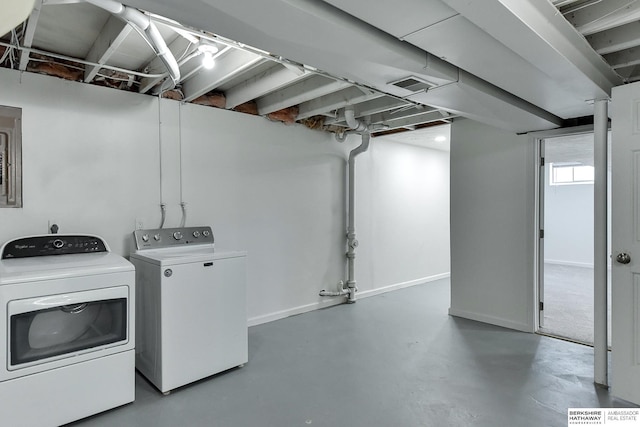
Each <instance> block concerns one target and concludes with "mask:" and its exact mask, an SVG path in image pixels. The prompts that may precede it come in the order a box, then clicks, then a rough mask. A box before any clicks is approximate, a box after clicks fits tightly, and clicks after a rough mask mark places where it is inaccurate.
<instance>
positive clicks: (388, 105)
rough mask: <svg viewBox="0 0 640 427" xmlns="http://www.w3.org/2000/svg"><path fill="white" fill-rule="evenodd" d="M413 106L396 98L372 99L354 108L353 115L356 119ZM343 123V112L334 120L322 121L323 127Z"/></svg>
mask: <svg viewBox="0 0 640 427" xmlns="http://www.w3.org/2000/svg"><path fill="white" fill-rule="evenodd" d="M410 105H413V104H412V103H408V102H406V101H402V100H399V99H396V98H390V97H387V96H385V97H382V98H376V99H372V100H370V101H366V102H363V103H360V104H356V105H355V106H354V108H353V109H354V114H355V117H356V118H361V117H366V116H371V115H373V114H378V113H384V112H385V111H390V110H395V109H398V108H402V107H407V106H410ZM344 121H345V117H344V110H341V111H340V112H339V114H338V115H337V116H336V117H335V118H331V119H327V120H325V121H324V124H325V125H333V124H338V123H342V122H344Z"/></svg>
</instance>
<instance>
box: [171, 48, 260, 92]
mask: <svg viewBox="0 0 640 427" xmlns="http://www.w3.org/2000/svg"><path fill="white" fill-rule="evenodd" d="M263 61H265V59H264V58H262V57H261V56H258V55H255V54H253V53H250V52H245V51H242V50H230V51H229V52H228V53H227V54H226V55H224V61H217V62H218V64H216V66H215V67H214V68H213V69H211V70H206V69H202V70H201V72H200V73H198V74H195V75H194V76H193V77H192V78H190V79H189V80H187V81H185V82H184V83H183V85H182V91H183V93H184V101H185V102H188V101H192V100H194V99H196V98H197V97H199V96H200V95H204V94H205V93H207V92H209V91H211V90H213V89H215V88H217V87H218V86H220V85H222V84H224V83H226V82H228V81H229V80H231V79H232V78H233V77H234V76H237V75H238V74H240V73H242V72H244V71H247V70H249V69H251V68H252V67H254V66H256V65H258V64H260V63H262V62H263Z"/></svg>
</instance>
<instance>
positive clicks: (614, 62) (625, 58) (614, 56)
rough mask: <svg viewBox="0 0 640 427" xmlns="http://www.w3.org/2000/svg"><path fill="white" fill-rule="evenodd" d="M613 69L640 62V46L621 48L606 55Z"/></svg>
mask: <svg viewBox="0 0 640 427" xmlns="http://www.w3.org/2000/svg"><path fill="white" fill-rule="evenodd" d="M604 58H605V59H606V60H607V62H608V63H609V65H611V67H612V68H613V69H618V68H624V67H630V66H632V65H638V64H640V48H632V49H625V50H621V51H620V52H614V53H610V54H607V55H605V56H604Z"/></svg>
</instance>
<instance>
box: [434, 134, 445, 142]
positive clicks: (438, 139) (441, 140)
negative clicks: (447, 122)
mask: <svg viewBox="0 0 640 427" xmlns="http://www.w3.org/2000/svg"><path fill="white" fill-rule="evenodd" d="M446 140H447V137H446V136H444V135H438V136H436V137H435V141H436V142H445V141H446Z"/></svg>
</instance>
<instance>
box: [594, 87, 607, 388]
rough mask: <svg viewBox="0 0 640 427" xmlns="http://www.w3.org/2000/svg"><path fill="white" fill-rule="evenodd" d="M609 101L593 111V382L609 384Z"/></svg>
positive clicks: (602, 101)
mask: <svg viewBox="0 0 640 427" xmlns="http://www.w3.org/2000/svg"><path fill="white" fill-rule="evenodd" d="M608 102H609V101H608V100H606V99H602V100H597V101H595V104H594V112H593V127H594V130H593V145H594V150H593V152H594V166H595V179H594V199H593V201H594V203H593V204H594V221H593V229H594V258H593V261H594V269H593V280H594V283H593V290H594V294H593V303H594V304H593V305H594V339H593V341H594V344H593V348H594V381H595V383H596V384H599V385H603V386H608V384H609V375H608V358H609V351H608V345H609V344H608V333H607V310H608V308H607V306H608V304H607V264H608V259H609V258H608V254H607V168H608V160H607V132H608V124H609V123H608Z"/></svg>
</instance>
